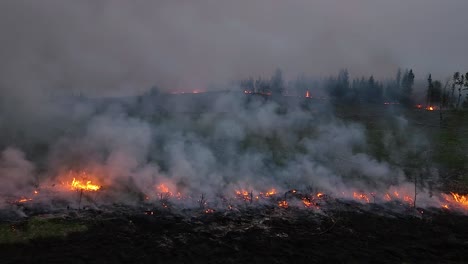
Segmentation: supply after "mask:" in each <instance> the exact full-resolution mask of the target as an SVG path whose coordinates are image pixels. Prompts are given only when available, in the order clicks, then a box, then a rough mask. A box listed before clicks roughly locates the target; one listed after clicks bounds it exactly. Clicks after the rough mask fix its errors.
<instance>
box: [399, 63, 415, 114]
mask: <svg viewBox="0 0 468 264" xmlns="http://www.w3.org/2000/svg"><path fill="white" fill-rule="evenodd" d="M414 77H415V76H414V73H413V70H412V69H410V70H409V71H408V70H406V71H405V73H404V74H403V78H402V80H401V96H400V102H401V103H402V104H404V105H406V106H411V105H412V98H411V96H412V94H413V85H414Z"/></svg>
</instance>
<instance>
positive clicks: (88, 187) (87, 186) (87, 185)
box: [70, 178, 101, 191]
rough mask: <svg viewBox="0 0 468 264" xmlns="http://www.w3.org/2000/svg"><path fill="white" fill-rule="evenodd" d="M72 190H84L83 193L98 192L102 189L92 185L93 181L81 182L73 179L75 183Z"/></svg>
mask: <svg viewBox="0 0 468 264" xmlns="http://www.w3.org/2000/svg"><path fill="white" fill-rule="evenodd" d="M70 187H71V189H72V190H83V191H97V190H99V189H101V186H99V185H96V184H92V183H91V181H86V182H85V181H80V180H77V179H75V178H73V181H72V183H71V185H70Z"/></svg>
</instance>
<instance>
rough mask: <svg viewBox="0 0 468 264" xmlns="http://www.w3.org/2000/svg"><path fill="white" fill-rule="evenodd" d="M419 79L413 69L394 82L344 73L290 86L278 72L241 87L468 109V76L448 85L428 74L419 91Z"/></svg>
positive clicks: (454, 78)
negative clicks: (355, 76)
mask: <svg viewBox="0 0 468 264" xmlns="http://www.w3.org/2000/svg"><path fill="white" fill-rule="evenodd" d="M415 78H416V76H415V73H414V72H413V70H412V69H405V70H402V69H398V71H397V73H396V75H395V78H393V79H387V80H384V81H379V80H376V79H375V78H374V76H369V77H365V76H362V77H360V78H354V79H352V80H351V79H350V75H349V72H348V70H346V69H343V70H340V71H339V73H338V75H336V76H330V77H328V78H325V79H321V80H313V79H310V78H307V77H306V76H305V75H299V76H298V77H297V78H296V79H295V80H292V81H288V82H286V81H285V80H284V78H283V73H282V71H281V69H276V71H275V72H274V73H273V75H272V76H271V78H270V79H262V78H257V79H254V78H248V79H245V80H241V81H239V82H238V83H237V84H238V85H239V86H240V87H241V89H242V90H243V91H244V92H245V93H256V94H264V95H283V96H305V97H314V96H317V94H322V95H326V96H327V97H328V98H329V99H331V100H332V101H336V102H346V103H387V104H401V105H403V106H406V107H415V106H417V107H419V108H423V107H424V108H428V107H431V109H434V108H442V109H468V72H467V73H465V74H463V73H460V72H455V73H454V74H453V76H451V78H448V79H447V80H446V81H444V82H442V81H441V80H433V79H432V75H431V74H428V75H427V76H426V77H425V78H427V80H426V82H425V83H418V84H417V87H416V84H415ZM425 78H424V79H425ZM416 88H417V89H416Z"/></svg>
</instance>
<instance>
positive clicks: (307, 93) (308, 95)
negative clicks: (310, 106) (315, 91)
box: [305, 90, 310, 98]
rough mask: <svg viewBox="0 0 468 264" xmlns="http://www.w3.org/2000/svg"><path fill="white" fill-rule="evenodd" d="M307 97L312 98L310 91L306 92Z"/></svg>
mask: <svg viewBox="0 0 468 264" xmlns="http://www.w3.org/2000/svg"><path fill="white" fill-rule="evenodd" d="M305 97H306V98H310V92H309V90H307V91H306V94H305Z"/></svg>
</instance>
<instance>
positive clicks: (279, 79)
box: [270, 68, 285, 95]
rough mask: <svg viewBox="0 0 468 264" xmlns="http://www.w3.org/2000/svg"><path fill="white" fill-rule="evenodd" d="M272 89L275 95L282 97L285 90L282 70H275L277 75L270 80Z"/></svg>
mask: <svg viewBox="0 0 468 264" xmlns="http://www.w3.org/2000/svg"><path fill="white" fill-rule="evenodd" d="M270 89H271V93H272V94H273V95H282V94H283V92H284V89H285V85H284V80H283V72H282V71H281V69H280V68H277V69H276V70H275V73H274V74H273V76H272V77H271V80H270Z"/></svg>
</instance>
